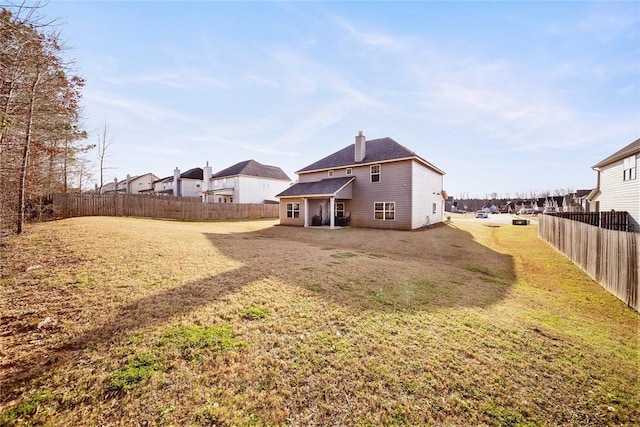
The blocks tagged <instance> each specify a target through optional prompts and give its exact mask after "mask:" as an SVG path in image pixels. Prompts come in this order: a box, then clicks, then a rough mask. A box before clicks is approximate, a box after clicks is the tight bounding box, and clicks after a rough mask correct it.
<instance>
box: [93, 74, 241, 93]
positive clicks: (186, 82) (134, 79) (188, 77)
mask: <svg viewBox="0 0 640 427" xmlns="http://www.w3.org/2000/svg"><path fill="white" fill-rule="evenodd" d="M103 80H104V81H105V82H106V83H111V84H115V85H119V86H122V85H127V84H148V85H161V86H168V87H172V88H176V89H188V88H199V89H201V88H203V87H216V88H221V89H230V86H229V85H227V84H226V83H223V82H221V81H220V80H216V79H214V78H211V77H209V76H205V75H201V74H199V73H198V72H164V73H151V74H138V75H131V76H119V77H105V78H104V79H103Z"/></svg>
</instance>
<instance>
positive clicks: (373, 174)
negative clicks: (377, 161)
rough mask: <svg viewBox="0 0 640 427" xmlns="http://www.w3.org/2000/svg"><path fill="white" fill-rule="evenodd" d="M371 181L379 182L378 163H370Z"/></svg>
mask: <svg viewBox="0 0 640 427" xmlns="http://www.w3.org/2000/svg"><path fill="white" fill-rule="evenodd" d="M371 182H380V165H371Z"/></svg>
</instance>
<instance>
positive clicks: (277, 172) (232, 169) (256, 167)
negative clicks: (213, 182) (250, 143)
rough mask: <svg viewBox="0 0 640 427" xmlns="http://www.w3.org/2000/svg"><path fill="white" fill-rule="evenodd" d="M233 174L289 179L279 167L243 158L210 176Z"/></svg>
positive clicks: (219, 176) (220, 176)
mask: <svg viewBox="0 0 640 427" xmlns="http://www.w3.org/2000/svg"><path fill="white" fill-rule="evenodd" d="M234 175H247V176H256V177H260V178H270V179H281V180H283V181H291V178H289V176H288V175H287V174H286V173H285V172H284V171H283V170H282V169H280V168H279V167H277V166H269V165H263V164H262V163H258V162H256V161H255V160H253V159H252V160H245V161H244V162H240V163H236V164H235V165H233V166H229V167H228V168H226V169H223V170H221V171H219V172H216V173H215V174H213V175H212V176H211V178H222V177H226V176H234Z"/></svg>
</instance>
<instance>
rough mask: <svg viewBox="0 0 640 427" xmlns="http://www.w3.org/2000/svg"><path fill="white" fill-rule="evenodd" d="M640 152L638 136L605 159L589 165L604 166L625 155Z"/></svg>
mask: <svg viewBox="0 0 640 427" xmlns="http://www.w3.org/2000/svg"><path fill="white" fill-rule="evenodd" d="M636 153H640V138H638V139H636V140H635V141H633V142H632V143H631V144H629V145H627V146H626V147H624V148H623V149H621V150H618V151H616V152H615V153H613V154H612V155H610V156H609V157H607V158H606V159H604V160H602V161H600V162H598V163H597V164H595V165H593V166H591V168H593V169H595V168H599V167H602V166H606V165H608V164H609V163H613V162H617V161H618V160H621V159H624V158H625V157H629V156H631V155H632V154H636Z"/></svg>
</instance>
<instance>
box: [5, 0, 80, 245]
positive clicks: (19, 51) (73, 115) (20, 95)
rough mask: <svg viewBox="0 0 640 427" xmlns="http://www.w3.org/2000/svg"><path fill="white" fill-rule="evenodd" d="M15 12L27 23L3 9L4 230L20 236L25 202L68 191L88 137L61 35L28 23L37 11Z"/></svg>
mask: <svg viewBox="0 0 640 427" xmlns="http://www.w3.org/2000/svg"><path fill="white" fill-rule="evenodd" d="M16 10H17V12H18V13H20V12H22V11H26V12H25V13H26V18H25V17H20V16H19V15H16V14H15V13H12V12H11V11H9V10H8V9H6V8H1V9H0V83H1V90H0V220H1V221H0V226H2V227H6V226H8V224H9V223H11V222H13V223H14V224H15V229H14V230H15V232H16V233H21V232H22V229H23V225H24V221H25V214H26V201H27V198H28V197H29V196H37V195H42V194H43V191H47V190H49V191H50V190H51V189H53V188H58V183H61V186H63V188H64V187H66V184H65V183H64V182H65V181H66V180H68V175H67V170H69V166H70V164H72V163H73V162H74V161H75V155H74V153H76V152H78V151H79V150H81V149H82V147H80V146H78V144H77V142H78V141H79V140H81V139H83V138H84V137H86V133H84V132H83V131H82V130H81V129H80V126H79V109H80V107H79V100H80V98H81V89H82V87H83V86H84V80H82V79H81V78H79V77H76V76H70V75H69V73H70V71H71V70H70V67H69V64H68V63H66V62H64V61H63V60H62V59H61V51H62V47H61V44H60V42H59V35H58V34H56V33H53V32H51V31H48V30H49V29H48V28H47V26H46V24H42V23H41V22H36V21H29V19H30V17H32V16H33V12H34V10H36V9H34V8H24V7H23V6H17V7H16ZM47 165H49V167H46V166H47ZM59 167H61V168H62V170H61V171H59V169H58V168H59ZM60 172H62V173H60ZM61 177H62V178H63V180H62V182H61V179H60V178H61ZM14 189H15V190H14ZM9 217H12V218H14V221H7V218H9Z"/></svg>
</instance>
